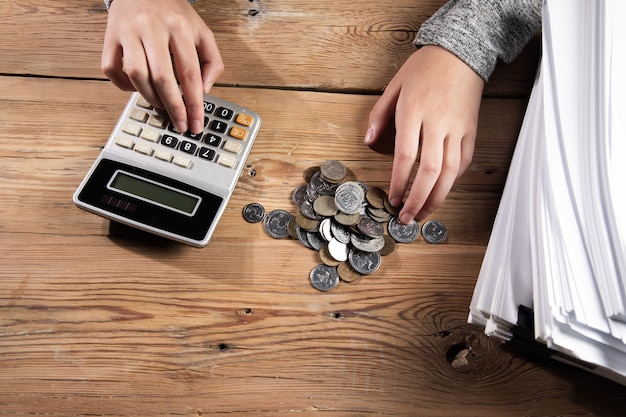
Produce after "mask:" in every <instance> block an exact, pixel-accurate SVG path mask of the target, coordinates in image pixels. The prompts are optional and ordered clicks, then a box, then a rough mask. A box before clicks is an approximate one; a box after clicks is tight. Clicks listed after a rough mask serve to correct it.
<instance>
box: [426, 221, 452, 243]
mask: <svg viewBox="0 0 626 417" xmlns="http://www.w3.org/2000/svg"><path fill="white" fill-rule="evenodd" d="M422 236H424V240H425V241H426V242H428V243H441V242H443V241H444V240H446V238H447V237H448V231H447V230H446V226H445V225H444V224H443V223H442V222H440V221H439V220H429V221H427V222H426V223H424V225H423V226H422Z"/></svg>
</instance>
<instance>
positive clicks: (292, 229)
mask: <svg viewBox="0 0 626 417" xmlns="http://www.w3.org/2000/svg"><path fill="white" fill-rule="evenodd" d="M287 231H288V232H289V236H291V237H292V238H294V239H298V233H297V232H296V216H293V217H291V219H289V223H287Z"/></svg>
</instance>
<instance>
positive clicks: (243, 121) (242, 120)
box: [235, 113, 254, 127]
mask: <svg viewBox="0 0 626 417" xmlns="http://www.w3.org/2000/svg"><path fill="white" fill-rule="evenodd" d="M235 121H236V122H237V123H239V124H240V125H242V126H247V127H251V126H252V123H254V117H252V116H250V115H249V114H243V113H239V114H238V115H237V118H236V119H235Z"/></svg>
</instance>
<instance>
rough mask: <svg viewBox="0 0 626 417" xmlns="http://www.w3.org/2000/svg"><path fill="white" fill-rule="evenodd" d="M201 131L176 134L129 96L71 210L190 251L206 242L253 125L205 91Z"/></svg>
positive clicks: (256, 122)
mask: <svg viewBox="0 0 626 417" xmlns="http://www.w3.org/2000/svg"><path fill="white" fill-rule="evenodd" d="M204 109H205V120H204V122H205V123H204V125H205V127H204V130H203V132H202V134H197V135H194V134H190V133H189V132H188V133H185V134H181V133H178V132H176V131H175V130H174V129H173V127H172V124H171V123H170V121H169V118H168V117H167V115H166V114H165V113H164V112H162V111H158V110H156V109H154V108H153V107H152V106H151V105H150V104H149V103H148V102H147V101H146V100H145V99H144V98H143V97H142V96H141V95H139V94H138V93H133V94H132V96H131V98H130V100H129V101H128V104H127V106H126V108H125V109H124V111H123V113H122V115H121V116H120V119H119V120H118V122H117V124H116V126H115V128H114V130H113V132H112V133H111V136H110V137H109V140H108V141H107V143H106V145H105V147H104V149H103V150H102V152H101V153H100V155H99V156H98V158H97V159H96V161H95V162H94V164H93V166H92V167H91V169H90V170H89V172H88V173H87V175H86V176H85V178H84V180H83V181H82V183H81V184H80V186H79V187H78V189H77V190H76V192H75V194H74V202H75V203H76V205H77V206H78V207H81V208H83V209H86V210H88V211H91V212H93V213H96V214H99V215H101V216H104V217H106V218H108V219H111V220H114V221H117V222H120V223H124V224H127V225H130V226H133V227H136V228H138V229H142V230H145V231H148V232H151V233H154V234H156V235H159V236H163V237H166V238H170V239H173V240H176V241H179V242H182V243H186V244H189V245H192V246H196V247H203V246H206V245H207V244H208V243H209V240H210V238H211V235H212V234H213V232H214V230H215V228H216V226H217V223H218V221H219V219H220V217H221V216H222V214H223V212H224V210H225V208H226V205H227V204H228V201H229V199H230V196H231V195H232V193H233V191H234V188H235V185H236V184H237V180H238V179H239V176H240V175H241V171H242V170H243V167H244V164H245V162H246V159H247V157H248V154H249V153H250V150H251V148H252V144H253V143H254V139H255V138H256V135H257V133H258V131H259V128H260V126H261V118H260V117H259V115H258V114H257V113H255V112H253V111H251V110H250V109H247V108H245V107H242V106H240V105H237V104H235V103H231V102H228V101H225V100H222V99H220V98H218V97H215V96H212V95H208V94H206V95H205V96H204Z"/></svg>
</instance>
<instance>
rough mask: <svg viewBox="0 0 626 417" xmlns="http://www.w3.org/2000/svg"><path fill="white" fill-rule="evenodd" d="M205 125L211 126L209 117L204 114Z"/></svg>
mask: <svg viewBox="0 0 626 417" xmlns="http://www.w3.org/2000/svg"><path fill="white" fill-rule="evenodd" d="M204 127H209V118H208V117H206V116H204Z"/></svg>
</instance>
